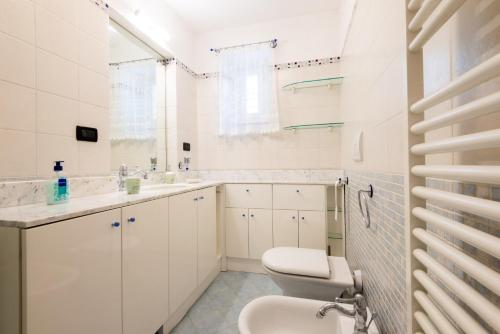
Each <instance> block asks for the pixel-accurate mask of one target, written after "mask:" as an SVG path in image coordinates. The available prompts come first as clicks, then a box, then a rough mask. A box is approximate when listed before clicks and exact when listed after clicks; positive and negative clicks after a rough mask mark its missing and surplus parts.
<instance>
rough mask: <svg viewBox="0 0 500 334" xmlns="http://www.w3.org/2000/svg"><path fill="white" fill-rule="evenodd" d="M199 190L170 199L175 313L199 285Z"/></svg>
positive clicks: (171, 299)
mask: <svg viewBox="0 0 500 334" xmlns="http://www.w3.org/2000/svg"><path fill="white" fill-rule="evenodd" d="M197 198H198V197H197V193H196V192H195V191H192V192H188V193H184V194H180V195H175V196H172V197H170V198H169V205H168V208H169V209H168V213H169V220H168V224H169V233H168V245H169V248H168V259H169V261H168V272H169V279H168V283H169V312H170V314H172V313H173V312H175V310H176V309H177V308H178V307H179V306H180V305H181V304H182V303H183V302H184V301H185V300H186V299H187V297H188V296H189V295H190V294H191V293H192V292H193V291H194V289H195V288H196V286H197V283H198V282H197V281H198V277H197V269H198V265H197V263H196V256H197V250H196V244H197V241H198V240H197V235H196V232H197V212H196V209H197V205H196V203H197Z"/></svg>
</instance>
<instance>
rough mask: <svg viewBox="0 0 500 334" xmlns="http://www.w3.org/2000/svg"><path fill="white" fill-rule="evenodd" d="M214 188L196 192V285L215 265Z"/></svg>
mask: <svg viewBox="0 0 500 334" xmlns="http://www.w3.org/2000/svg"><path fill="white" fill-rule="evenodd" d="M215 196H216V195H215V187H212V188H206V189H201V190H199V191H198V284H200V283H201V282H202V281H203V280H204V279H206V278H207V277H208V274H210V272H211V271H212V270H213V269H214V267H215V266H216V265H217V226H216V219H217V218H216V214H217V213H216V198H215Z"/></svg>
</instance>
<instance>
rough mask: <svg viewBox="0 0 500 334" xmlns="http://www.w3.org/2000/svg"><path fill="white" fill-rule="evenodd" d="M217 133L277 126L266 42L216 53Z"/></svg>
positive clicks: (273, 81) (270, 55) (257, 131)
mask: <svg viewBox="0 0 500 334" xmlns="http://www.w3.org/2000/svg"><path fill="white" fill-rule="evenodd" d="M219 57H220V59H219V135H221V136H241V135H250V134H262V133H270V132H275V131H278V130H279V115H278V106H277V94H276V79H275V71H274V69H273V64H274V61H273V49H272V48H270V47H269V45H267V44H261V45H254V46H247V47H239V48H234V49H227V50H224V51H222V52H221V54H220V55H219Z"/></svg>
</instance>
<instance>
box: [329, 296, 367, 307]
mask: <svg viewBox="0 0 500 334" xmlns="http://www.w3.org/2000/svg"><path fill="white" fill-rule="evenodd" d="M335 301H336V302H337V303H345V304H354V305H355V306H356V307H359V308H361V309H364V308H366V307H367V303H366V298H365V296H363V295H362V294H360V293H357V294H355V295H354V298H339V297H337V298H335Z"/></svg>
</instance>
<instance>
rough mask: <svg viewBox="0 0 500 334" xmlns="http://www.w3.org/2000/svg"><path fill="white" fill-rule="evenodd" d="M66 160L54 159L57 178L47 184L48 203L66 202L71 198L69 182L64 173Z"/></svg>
mask: <svg viewBox="0 0 500 334" xmlns="http://www.w3.org/2000/svg"><path fill="white" fill-rule="evenodd" d="M63 162H64V161H54V163H55V165H54V172H55V173H56V175H55V178H54V179H53V180H50V181H49V182H48V184H47V204H59V203H65V202H67V201H68V199H69V182H68V179H67V178H66V176H64V175H63V173H62V171H63V166H62V163H63Z"/></svg>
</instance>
